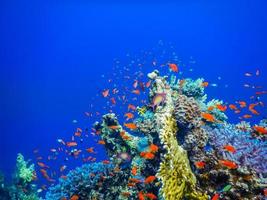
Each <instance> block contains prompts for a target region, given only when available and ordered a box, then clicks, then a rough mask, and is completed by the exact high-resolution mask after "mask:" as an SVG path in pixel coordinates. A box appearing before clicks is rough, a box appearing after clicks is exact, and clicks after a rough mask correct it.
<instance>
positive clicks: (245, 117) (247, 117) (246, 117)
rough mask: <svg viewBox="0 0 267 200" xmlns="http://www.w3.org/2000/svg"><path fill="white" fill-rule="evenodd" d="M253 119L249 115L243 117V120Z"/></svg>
mask: <svg viewBox="0 0 267 200" xmlns="http://www.w3.org/2000/svg"><path fill="white" fill-rule="evenodd" d="M251 117H252V115H247V114H246V115H243V116H242V118H244V119H250V118H251Z"/></svg>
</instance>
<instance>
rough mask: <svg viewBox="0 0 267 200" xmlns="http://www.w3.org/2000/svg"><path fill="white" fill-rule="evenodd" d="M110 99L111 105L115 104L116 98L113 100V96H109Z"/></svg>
mask: <svg viewBox="0 0 267 200" xmlns="http://www.w3.org/2000/svg"><path fill="white" fill-rule="evenodd" d="M110 101H111V103H112V104H113V105H114V104H116V100H115V98H114V97H112V98H110Z"/></svg>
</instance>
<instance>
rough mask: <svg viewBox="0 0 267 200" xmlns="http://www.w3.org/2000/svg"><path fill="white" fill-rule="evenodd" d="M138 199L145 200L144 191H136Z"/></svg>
mask: <svg viewBox="0 0 267 200" xmlns="http://www.w3.org/2000/svg"><path fill="white" fill-rule="evenodd" d="M138 200H145V196H144V193H143V192H142V191H140V192H139V193H138Z"/></svg>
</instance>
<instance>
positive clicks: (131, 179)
mask: <svg viewBox="0 0 267 200" xmlns="http://www.w3.org/2000/svg"><path fill="white" fill-rule="evenodd" d="M129 181H130V182H133V183H142V181H141V180H139V179H137V178H129Z"/></svg>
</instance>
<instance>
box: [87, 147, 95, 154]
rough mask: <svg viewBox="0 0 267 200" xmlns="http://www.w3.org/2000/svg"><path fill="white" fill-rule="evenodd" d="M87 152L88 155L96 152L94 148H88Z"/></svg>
mask: <svg viewBox="0 0 267 200" xmlns="http://www.w3.org/2000/svg"><path fill="white" fill-rule="evenodd" d="M86 151H87V152H88V153H93V152H94V147H90V148H87V149H86Z"/></svg>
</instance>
